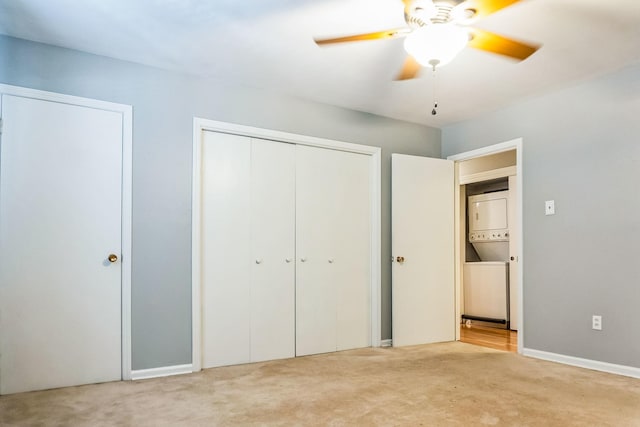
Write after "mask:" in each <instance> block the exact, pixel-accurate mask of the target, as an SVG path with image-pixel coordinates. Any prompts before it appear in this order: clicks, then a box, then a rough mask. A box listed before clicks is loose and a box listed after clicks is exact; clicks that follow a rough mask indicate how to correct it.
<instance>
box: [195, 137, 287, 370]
mask: <svg viewBox="0 0 640 427" xmlns="http://www.w3.org/2000/svg"><path fill="white" fill-rule="evenodd" d="M294 154H295V151H294V146H293V145H290V144H284V143H277V142H272V141H265V140H260V139H251V138H248V137H243V136H236V135H229V134H222V133H215V132H205V135H204V143H203V146H202V159H203V164H202V171H203V175H202V176H203V178H202V179H203V181H202V191H203V194H202V200H203V203H202V233H203V239H202V242H203V243H202V284H203V286H202V300H203V307H204V309H203V367H205V368H209V367H214V366H224V365H232V364H238V363H246V362H256V361H261V360H270V359H279V358H285V357H293V356H294V355H295V353H294V351H295V349H294V339H295V313H294V303H295V300H294V292H295V288H294V286H295V285H294V279H295V276H294V271H295V263H294V243H295V241H294V238H295V237H294V233H295V205H294V197H295V193H294V191H295V172H294V171H295V169H294V167H295V165H294Z"/></svg>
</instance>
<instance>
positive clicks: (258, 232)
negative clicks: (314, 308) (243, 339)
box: [251, 139, 296, 362]
mask: <svg viewBox="0 0 640 427" xmlns="http://www.w3.org/2000/svg"><path fill="white" fill-rule="evenodd" d="M295 221H296V217H295V145H292V144H286V143H280V142H273V141H266V140H260V139H253V140H252V143H251V242H252V254H253V263H252V264H251V361H252V362H258V361H262V360H272V359H281V358H286V357H293V356H295Z"/></svg>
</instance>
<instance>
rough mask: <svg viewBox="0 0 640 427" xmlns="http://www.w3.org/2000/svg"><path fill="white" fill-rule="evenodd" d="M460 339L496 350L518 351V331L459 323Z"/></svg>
mask: <svg viewBox="0 0 640 427" xmlns="http://www.w3.org/2000/svg"><path fill="white" fill-rule="evenodd" d="M460 341H462V342H466V343H468V344H474V345H480V346H482V347H489V348H494V349H496V350H504V351H510V352H512V353H517V352H518V332H517V331H511V330H508V329H500V328H492V327H488V326H479V325H475V324H472V325H471V326H470V327H467V326H465V325H460Z"/></svg>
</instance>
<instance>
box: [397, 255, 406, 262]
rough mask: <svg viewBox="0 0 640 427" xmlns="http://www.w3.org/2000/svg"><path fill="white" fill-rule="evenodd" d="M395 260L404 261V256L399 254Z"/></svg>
mask: <svg viewBox="0 0 640 427" xmlns="http://www.w3.org/2000/svg"><path fill="white" fill-rule="evenodd" d="M396 261H398V262H404V257H403V256H399V257H397V258H396Z"/></svg>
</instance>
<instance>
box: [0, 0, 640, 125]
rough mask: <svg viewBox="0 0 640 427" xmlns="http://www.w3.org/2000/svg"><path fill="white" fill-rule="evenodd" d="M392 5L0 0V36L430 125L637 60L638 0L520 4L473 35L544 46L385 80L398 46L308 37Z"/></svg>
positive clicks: (376, 1) (381, 26)
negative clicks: (323, 43)
mask: <svg viewBox="0 0 640 427" xmlns="http://www.w3.org/2000/svg"><path fill="white" fill-rule="evenodd" d="M404 25H405V24H404V19H403V4H402V1H401V0H295V1H294V0H261V1H260V0H254V1H237V0H210V1H204V0H0V33H4V34H8V35H11V36H14V37H19V38H24V39H28V40H34V41H39V42H44V43H48V44H52V45H57V46H63V47H68V48H72V49H78V50H82V51H86V52H91V53H95V54H99V55H105V56H110V57H113V58H118V59H123V60H128V61H133V62H138V63H142V64H147V65H152V66H156V67H161V68H165V69H170V70H175V71H180V72H186V73H191V74H196V75H200V76H207V77H213V78H217V79H221V80H224V81H227V82H232V83H236V84H239V85H243V86H251V87H259V88H264V89H268V90H272V91H277V92H282V93H286V94H290V95H293V96H296V97H299V98H304V99H308V100H313V101H317V102H321V103H326V104H331V105H336V106H341V107H345V108H350V109H355V110H360V111H365V112H370V113H374V114H379V115H382V116H387V117H392V118H396V119H401V120H407V121H411V122H416V123H421V124H425V125H429V126H436V127H441V126H444V125H447V124H450V123H454V122H457V121H461V120H466V119H469V118H472V117H474V116H476V115H478V114H481V113H483V112H486V111H491V110H495V109H498V108H501V107H504V106H506V105H509V104H511V103H514V102H516V101H518V100H519V99H522V98H526V97H528V96H531V95H533V94H537V93H541V92H544V91H548V90H552V89H555V88H558V87H562V86H566V85H570V84H572V83H573V82H576V81H581V80H584V79H588V78H590V77H593V76H597V75H601V74H605V73H607V72H610V71H613V70H616V69H619V68H621V67H623V66H625V65H626V64H630V63H633V62H637V61H640V1H638V0H617V1H606V0H523V1H522V2H520V3H518V4H515V5H513V6H511V7H509V8H506V9H503V10H501V11H499V12H497V13H495V14H493V15H491V16H489V17H488V18H486V19H484V20H482V21H479V22H477V23H476V24H475V25H476V26H477V27H480V28H483V29H486V30H490V31H493V32H497V33H500V34H502V35H506V36H509V37H513V38H516V39H519V40H525V41H531V42H536V43H541V44H542V45H543V47H542V48H541V49H540V50H539V51H538V52H536V53H535V54H534V55H533V56H531V57H530V58H529V59H527V60H526V61H523V62H521V63H515V62H513V61H511V60H509V59H506V58H503V57H500V56H497V55H492V54H489V53H486V52H482V51H476V50H473V49H471V48H466V49H465V50H463V51H462V53H461V54H460V55H459V56H458V57H457V58H456V59H454V61H453V62H451V63H450V64H448V65H446V66H443V67H442V68H440V69H439V70H438V72H437V76H436V79H435V80H436V82H435V83H436V84H435V88H436V89H435V90H436V98H437V100H438V103H439V108H438V114H437V115H436V116H432V115H431V113H430V112H431V108H432V102H433V96H432V93H433V92H432V91H433V86H434V85H433V76H432V73H431V71H430V70H427V69H424V70H423V71H422V73H421V75H420V78H417V79H414V80H409V81H393V78H394V77H395V76H396V74H397V73H398V71H399V70H400V68H401V66H402V63H403V61H404V58H405V53H404V50H403V45H402V43H403V42H402V40H401V39H396V40H376V41H370V42H360V43H347V44H342V45H335V46H331V47H324V48H320V47H318V46H316V44H315V43H314V42H313V37H324V36H327V37H331V36H338V35H348V34H353V33H359V32H370V31H378V30H385V29H391V28H396V27H403V26H404Z"/></svg>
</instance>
